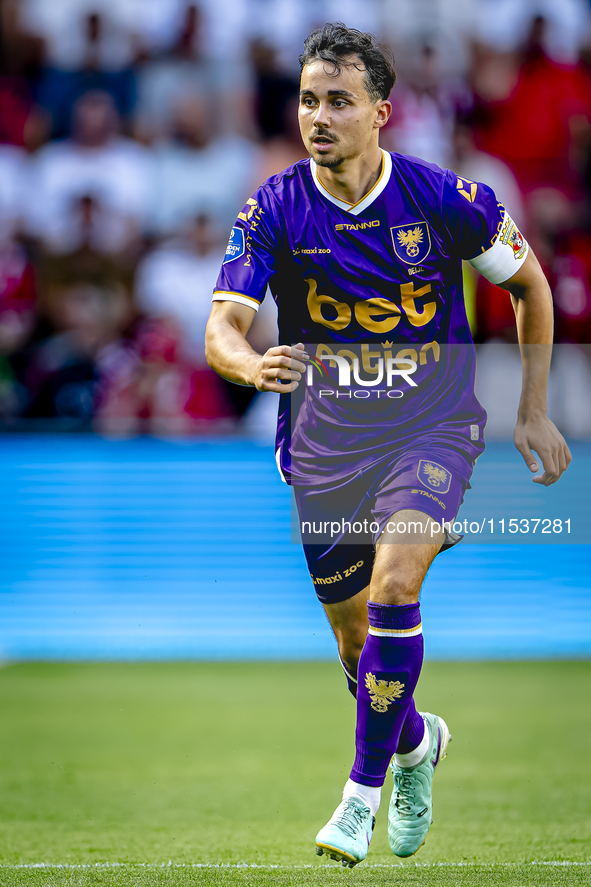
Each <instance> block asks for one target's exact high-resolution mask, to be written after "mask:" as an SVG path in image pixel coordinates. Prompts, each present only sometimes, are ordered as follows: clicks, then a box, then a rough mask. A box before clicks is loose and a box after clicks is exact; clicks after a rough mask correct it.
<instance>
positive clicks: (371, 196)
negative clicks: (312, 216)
mask: <svg viewBox="0 0 591 887" xmlns="http://www.w3.org/2000/svg"><path fill="white" fill-rule="evenodd" d="M380 151H381V152H382V171H381V173H380V175H379V177H378V180H377V182H376V183H375V185H374V186H373V188H372V189H371V191H368V193H367V194H366V195H365V197H362V199H361V200H360V201H359V202H358V203H346V202H345V201H344V200H339V198H338V197H335V196H334V194H331V193H330V191H329V190H328V188H325V187H324V185H323V184H322V182H321V181H320V179H319V178H318V165H317V163H316V161H315V160H312V158H310V169H311V170H312V178H313V180H314V184H315V185H316V187H317V188H318V190H319V191H320V193H321V194H322V195H323V197H326V199H327V200H330V202H331V203H334V205H335V206H338V207H339V209H343V210H345V212H349V213H351V215H354V216H358V215H359V213H361V212H363V210H364V209H367V207H368V206H371V204H372V203H373V202H374V200H376V199H377V198H378V197H379V196H380V194H381V193H382V191H383V190H384V188H385V187H386V185H387V184H388V182H389V181H390V174H391V172H392V155H391V154H389V153H388V151H384V149H383V148H380Z"/></svg>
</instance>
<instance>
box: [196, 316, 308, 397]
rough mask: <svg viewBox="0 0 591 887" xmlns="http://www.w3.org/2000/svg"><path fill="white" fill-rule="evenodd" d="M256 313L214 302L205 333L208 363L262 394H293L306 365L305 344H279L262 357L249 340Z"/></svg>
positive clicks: (235, 380)
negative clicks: (247, 339)
mask: <svg viewBox="0 0 591 887" xmlns="http://www.w3.org/2000/svg"><path fill="white" fill-rule="evenodd" d="M255 314H256V310H255V309H254V308H249V307H248V306H246V305H241V304H239V303H237V302H225V301H224V302H213V303H212V306H211V313H210V315H209V320H208V322H207V328H206V331H205V356H206V358H207V362H208V364H209V365H210V367H212V369H214V370H215V371H216V372H217V373H219V374H220V376H223V377H224V378H225V379H229V380H230V381H231V382H236V383H237V384H238V385H254V387H255V388H257V389H258V390H259V391H279V392H281V393H289V392H290V391H294V390H295V389H296V388H297V387H298V382H299V380H300V379H301V377H302V373H304V372H305V371H306V366H305V364H304V363H302V360H303V358H304V356H305V352H304V346H303V345H302V344H299V345H296V346H293V347H290V346H289V345H275V346H274V347H273V348H269V349H268V351H266V352H265V353H264V354H258V353H257V352H256V351H255V350H254V349H253V348H251V346H250V345H249V344H248V342H247V341H246V334H247V333H248V330H249V329H250V325H251V324H252V321H253V319H254V316H255Z"/></svg>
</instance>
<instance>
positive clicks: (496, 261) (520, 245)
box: [469, 210, 529, 283]
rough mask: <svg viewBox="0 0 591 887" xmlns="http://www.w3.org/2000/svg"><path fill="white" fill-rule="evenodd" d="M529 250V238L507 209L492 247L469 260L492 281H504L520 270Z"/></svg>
mask: <svg viewBox="0 0 591 887" xmlns="http://www.w3.org/2000/svg"><path fill="white" fill-rule="evenodd" d="M528 252H529V244H528V242H527V240H526V239H525V237H524V236H523V234H522V233H521V231H520V230H519V228H518V227H517V225H516V224H515V222H514V221H513V219H512V218H511V216H510V215H509V213H508V212H507V210H505V211H504V214H503V221H502V222H501V227H500V230H499V233H498V235H497V239H496V240H495V242H494V243H493V245H492V246H491V248H490V249H487V251H486V252H484V253H481V254H480V255H479V256H475V257H474V258H473V259H470V260H469V261H470V264H471V265H472V266H473V267H474V268H476V270H477V271H479V272H480V273H481V274H482V275H484V277H486V279H487V280H490V282H491V283H503V281H505V280H509V278H510V277H513V275H514V274H515V273H516V272H517V271H519V269H520V268H521V266H522V265H523V263H524V262H525V260H526V259H527V254H528Z"/></svg>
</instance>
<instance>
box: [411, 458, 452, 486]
mask: <svg viewBox="0 0 591 887" xmlns="http://www.w3.org/2000/svg"><path fill="white" fill-rule="evenodd" d="M417 477H418V479H419V480H420V482H421V483H422V485H423V486H424V487H427V489H428V490H437V492H438V493H447V492H448V490H449V487H450V484H451V472H449V471H448V470H447V468H444V467H443V466H442V465H438V464H437V462H432V461H430V460H429V459H420V461H419V467H418V468H417Z"/></svg>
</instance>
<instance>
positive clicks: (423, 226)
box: [390, 222, 431, 265]
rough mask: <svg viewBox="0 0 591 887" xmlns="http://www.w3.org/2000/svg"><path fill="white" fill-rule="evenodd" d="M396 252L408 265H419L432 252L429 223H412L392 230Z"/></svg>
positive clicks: (397, 226)
mask: <svg viewBox="0 0 591 887" xmlns="http://www.w3.org/2000/svg"><path fill="white" fill-rule="evenodd" d="M390 234H391V235H392V243H393V245H394V252H395V253H396V255H397V256H398V258H399V259H400V260H401V261H403V262H405V263H406V264H407V265H418V264H420V262H423V261H424V260H425V259H426V258H427V256H428V255H429V253H430V252H431V234H430V232H429V225H428V224H427V222H411V223H410V224H409V225H396V227H395V228H390Z"/></svg>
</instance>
